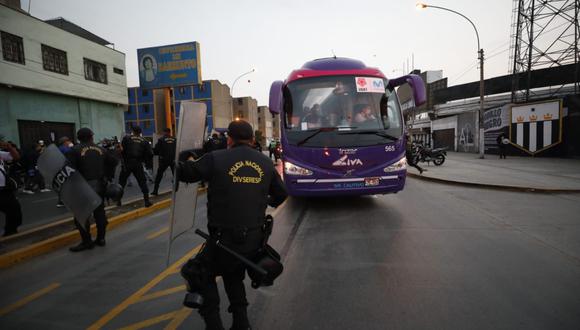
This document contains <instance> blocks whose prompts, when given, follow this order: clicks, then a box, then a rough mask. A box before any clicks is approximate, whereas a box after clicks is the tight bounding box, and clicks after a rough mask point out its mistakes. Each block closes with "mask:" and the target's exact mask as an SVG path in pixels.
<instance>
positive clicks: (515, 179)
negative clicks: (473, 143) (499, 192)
mask: <svg viewBox="0 0 580 330" xmlns="http://www.w3.org/2000/svg"><path fill="white" fill-rule="evenodd" d="M419 165H420V166H421V167H423V168H424V169H426V170H427V171H425V172H423V174H422V175H419V171H417V170H416V169H415V168H413V167H409V168H408V174H409V175H410V176H412V177H417V178H421V179H425V180H432V181H440V182H448V183H458V184H465V185H473V186H486V187H490V188H500V189H501V188H503V189H515V190H525V191H544V192H580V160H577V159H562V158H533V157H509V156H508V158H507V159H499V157H498V156H497V155H486V156H485V159H479V156H478V155H477V154H471V153H459V152H447V159H446V160H445V163H444V164H443V165H441V166H435V165H433V163H431V165H427V163H420V164H419Z"/></svg>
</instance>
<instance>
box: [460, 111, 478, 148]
mask: <svg viewBox="0 0 580 330" xmlns="http://www.w3.org/2000/svg"><path fill="white" fill-rule="evenodd" d="M457 151H461V152H475V114H474V113H473V112H470V113H463V114H461V115H459V116H458V118H457Z"/></svg>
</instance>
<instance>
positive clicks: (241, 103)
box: [238, 97, 244, 105]
mask: <svg viewBox="0 0 580 330" xmlns="http://www.w3.org/2000/svg"><path fill="white" fill-rule="evenodd" d="M238 105H244V99H242V98H241V97H240V98H238Z"/></svg>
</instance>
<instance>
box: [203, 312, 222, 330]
mask: <svg viewBox="0 0 580 330" xmlns="http://www.w3.org/2000/svg"><path fill="white" fill-rule="evenodd" d="M203 320H204V322H205V329H206V330H225V328H224V325H223V324H222V319H221V318H220V315H219V314H217V315H205V316H203Z"/></svg>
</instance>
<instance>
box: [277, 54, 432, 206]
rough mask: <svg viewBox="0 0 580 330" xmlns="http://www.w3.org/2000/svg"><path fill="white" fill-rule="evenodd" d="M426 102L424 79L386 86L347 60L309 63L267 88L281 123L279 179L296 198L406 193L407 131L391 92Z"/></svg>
mask: <svg viewBox="0 0 580 330" xmlns="http://www.w3.org/2000/svg"><path fill="white" fill-rule="evenodd" d="M405 83H408V84H409V85H410V86H411V88H412V89H413V98H414V101H415V105H417V106H418V105H421V104H423V103H425V85H424V84H423V81H422V79H421V77H419V76H417V75H412V74H411V75H406V76H402V77H399V78H396V79H391V80H389V79H387V78H386V77H385V75H384V74H383V73H382V72H381V71H380V70H378V69H376V68H370V67H367V66H366V65H365V64H364V63H362V62H361V61H358V60H354V59H347V58H324V59H318V60H314V61H310V62H307V63H306V64H304V66H303V67H302V68H301V69H298V70H294V71H293V72H292V73H290V75H289V76H288V78H287V79H286V81H275V82H274V83H272V86H271V88H270V111H271V112H272V113H273V114H279V115H280V119H281V125H280V126H281V131H282V134H281V145H282V149H283V156H282V162H283V177H284V182H285V184H286V187H287V189H288V192H289V193H290V194H291V195H293V196H333V195H368V194H386V193H396V192H398V191H400V190H402V189H403V188H404V186H405V177H406V174H407V160H406V158H405V144H406V138H405V134H404V133H405V124H404V120H403V116H402V111H401V107H400V104H399V100H398V98H397V94H396V93H395V88H396V87H397V86H400V85H402V84H405Z"/></svg>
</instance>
